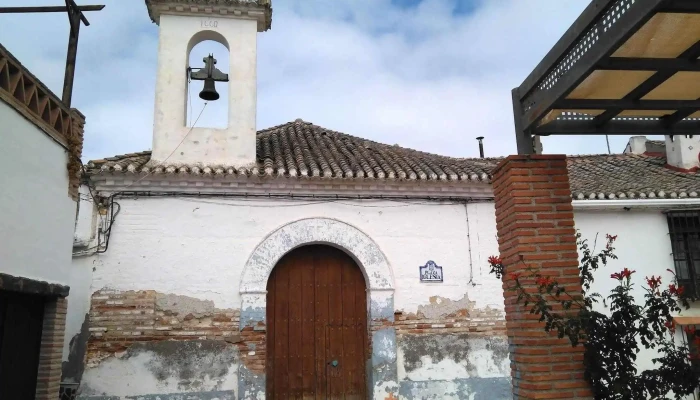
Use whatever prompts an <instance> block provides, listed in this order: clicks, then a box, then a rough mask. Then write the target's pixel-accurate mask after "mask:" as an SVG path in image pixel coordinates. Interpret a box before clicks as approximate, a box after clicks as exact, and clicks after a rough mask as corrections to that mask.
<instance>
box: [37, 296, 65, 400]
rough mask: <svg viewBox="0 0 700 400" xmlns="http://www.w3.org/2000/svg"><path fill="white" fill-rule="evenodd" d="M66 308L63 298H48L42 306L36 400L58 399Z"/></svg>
mask: <svg viewBox="0 0 700 400" xmlns="http://www.w3.org/2000/svg"><path fill="white" fill-rule="evenodd" d="M67 307H68V300H67V299H66V298H65V297H59V298H49V299H47V301H46V305H45V306H44V321H43V326H42V331H41V347H40V349H39V374H38V376H37V385H36V400H49V399H50V400H55V399H57V398H58V391H59V387H60V384H61V360H62V357H63V336H64V333H65V329H66V310H67Z"/></svg>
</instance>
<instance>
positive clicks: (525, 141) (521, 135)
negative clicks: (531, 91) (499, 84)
mask: <svg viewBox="0 0 700 400" xmlns="http://www.w3.org/2000/svg"><path fill="white" fill-rule="evenodd" d="M511 93H512V95H513V120H514V122H515V142H516V143H517V145H518V154H534V153H535V146H534V144H533V142H532V135H531V134H530V132H529V131H525V130H523V109H522V106H521V104H520V90H519V89H518V88H515V89H513V91H512V92H511Z"/></svg>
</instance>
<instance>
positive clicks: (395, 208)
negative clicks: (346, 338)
mask: <svg viewBox="0 0 700 400" xmlns="http://www.w3.org/2000/svg"><path fill="white" fill-rule="evenodd" d="M116 202H117V203H119V205H120V207H121V211H120V213H119V215H118V217H117V219H116V221H115V223H114V227H113V229H112V235H111V239H110V242H109V250H108V251H107V252H106V253H104V254H100V255H95V256H91V257H81V258H75V259H74V264H75V265H76V267H77V268H80V269H92V270H93V271H94V272H93V273H92V274H93V279H92V285H91V289H90V291H91V292H95V291H97V290H100V289H105V288H109V289H115V290H121V291H128V290H155V291H157V292H160V293H164V294H168V295H180V296H187V297H189V298H194V299H199V300H206V301H213V303H214V307H216V308H218V309H237V308H240V306H241V297H240V295H239V285H240V281H241V274H242V272H243V267H244V265H245V263H246V261H247V260H248V258H249V256H250V255H251V253H252V252H253V250H254V249H255V247H256V246H257V245H258V244H260V243H261V242H262V241H263V240H264V239H265V238H266V236H268V235H269V234H270V233H272V232H274V231H275V230H276V229H278V228H279V227H281V226H284V225H286V224H289V223H290V222H294V221H297V220H300V219H305V218H314V217H318V218H330V219H336V220H339V221H342V222H345V223H347V224H350V225H352V226H354V227H356V228H357V229H359V230H360V231H362V232H364V233H365V234H366V235H368V236H369V237H370V238H371V239H372V240H373V241H375V242H376V244H377V245H378V247H379V248H380V250H381V251H382V253H383V254H384V256H385V257H386V258H387V260H388V263H389V265H390V267H391V270H392V274H393V279H394V287H395V288H396V291H395V293H394V306H395V309H396V310H397V311H398V310H400V311H403V312H404V313H416V312H417V311H419V308H420V307H425V306H429V305H430V304H431V302H430V298H431V297H433V296H436V297H437V298H439V299H440V300H438V302H442V303H443V304H445V305H446V306H449V304H462V305H463V304H469V307H470V309H472V308H473V309H491V310H497V311H502V310H503V308H504V307H503V296H502V294H501V283H500V281H499V280H497V279H496V278H495V277H493V276H492V275H489V273H488V271H489V267H488V264H487V258H488V256H490V255H493V254H496V253H497V251H498V246H497V241H496V226H495V219H494V206H493V203H472V204H469V205H468V206H465V205H464V204H453V203H450V204H440V205H438V204H436V203H434V202H417V203H406V202H394V201H374V200H363V201H333V202H313V201H279V200H248V201H246V200H225V199H220V198H210V199H195V198H138V199H133V198H131V199H127V198H119V199H117V200H116ZM470 254H471V257H470ZM428 260H433V261H435V262H436V263H437V264H438V265H440V266H442V267H443V272H444V283H432V284H427V283H421V282H420V280H419V271H418V267H419V266H421V265H424V264H425V263H426V262H427V261H428ZM447 300H451V302H449V301H447ZM471 302H473V303H471ZM432 307H437V306H435V304H433V305H432ZM482 342H483V340H482ZM477 344H478V345H483V346H482V347H484V346H486V345H487V344H488V343H486V342H484V343H481V342H479V343H477ZM475 345H476V344H475ZM485 349H486V347H484V351H486V350H485ZM475 354H476V353H475ZM479 354H480V353H479ZM491 358H492V357H487V358H485V361H483V362H482V360H481V359H480V358H479V357H477V358H474V357H472V359H470V360H469V361H468V362H469V363H471V364H477V366H478V368H477V369H476V370H475V371H477V372H483V371H482V370H488V371H490V372H489V374H487V376H488V377H489V378H490V377H491V376H500V377H505V376H507V375H508V371H507V366H502V365H500V364H499V365H498V366H490V365H487V362H489V360H490V359H491ZM132 361H133V360H132ZM115 362H116V361H115ZM130 362H131V361H130ZM465 362H466V361H465ZM423 363H424V364H423V367H422V368H420V369H418V370H415V371H413V375H412V376H410V377H409V376H408V373H407V372H406V371H405V370H404V369H403V366H399V376H398V378H399V380H402V379H412V378H416V377H417V376H418V377H420V376H423V375H426V374H427V375H432V376H434V377H436V376H437V375H436V373H437V371H439V370H440V369H441V368H444V367H445V366H446V365H447V364H446V363H445V362H444V361H443V362H442V363H441V364H440V365H437V363H438V362H437V361H435V363H436V364H435V365H433V363H432V362H431V360H429V359H428V360H423ZM481 364H483V365H481ZM452 365H455V366H456V367H460V366H461V365H457V364H455V363H452ZM107 369H109V371H112V372H114V373H117V374H118V373H119V372H118V371H119V368H116V367H115V368H113V367H112V366H111V364H109V363H102V364H101V366H100V368H92V369H90V368H88V371H87V372H86V375H85V376H84V383H85V384H86V385H88V386H90V387H91V390H93V391H95V392H101V391H107V392H108V393H107V394H109V395H117V396H132V395H143V394H144V388H143V387H142V386H143V385H141V386H138V385H131V386H129V387H127V386H123V385H121V386H120V387H119V388H118V390H117V389H114V388H112V387H111V386H110V387H107V386H104V385H103V383H105V382H107V381H109V379H107V380H105V379H103V377H102V375H100V374H103V372H104V370H107ZM463 369H464V368H462V369H461V370H463ZM459 371H460V369H458V370H457V371H456V372H453V373H452V375H455V377H456V378H469V377H470V375H469V373H468V372H466V370H465V371H462V372H463V373H459ZM110 373H111V372H110ZM471 373H472V375H473V374H474V373H475V372H474V371H471ZM427 375H426V376H427ZM438 375H439V374H438ZM452 375H446V376H445V378H455V377H453V376H452ZM457 375H459V376H457ZM456 378H455V379H456ZM502 379H503V378H502ZM147 386H148V385H147ZM151 386H152V385H151ZM110 388H111V389H110ZM205 389H206V390H232V389H233V390H235V387H223V386H221V385H218V386H212V387H211V388H204V387H203V388H202V390H205ZM114 390H116V391H114ZM153 390H154V391H157V392H158V393H175V392H178V391H179V388H178V385H177V383H176V382H175V383H174V384H173V386H172V387H170V386H167V385H166V386H165V387H163V386H159V387H157V388H154V389H153ZM151 393H154V392H151Z"/></svg>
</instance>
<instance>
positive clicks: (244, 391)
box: [238, 365, 265, 400]
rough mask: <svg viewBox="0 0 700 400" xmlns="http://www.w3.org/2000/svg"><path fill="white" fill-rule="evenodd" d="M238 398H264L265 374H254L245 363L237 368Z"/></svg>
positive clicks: (252, 399) (257, 399)
mask: <svg viewBox="0 0 700 400" xmlns="http://www.w3.org/2000/svg"><path fill="white" fill-rule="evenodd" d="M238 388H239V390H238V399H239V400H265V375H263V374H256V373H254V372H252V371H251V370H249V369H248V368H247V367H246V366H245V365H241V366H240V368H239V369H238Z"/></svg>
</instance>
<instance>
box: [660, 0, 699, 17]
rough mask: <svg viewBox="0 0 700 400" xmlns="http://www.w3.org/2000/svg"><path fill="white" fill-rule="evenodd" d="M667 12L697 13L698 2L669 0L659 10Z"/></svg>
mask: <svg viewBox="0 0 700 400" xmlns="http://www.w3.org/2000/svg"><path fill="white" fill-rule="evenodd" d="M660 11H661V12H668V13H683V14H697V13H700V2H698V1H697V0H669V1H668V4H667V5H666V6H664V8H662V9H661V10H660Z"/></svg>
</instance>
